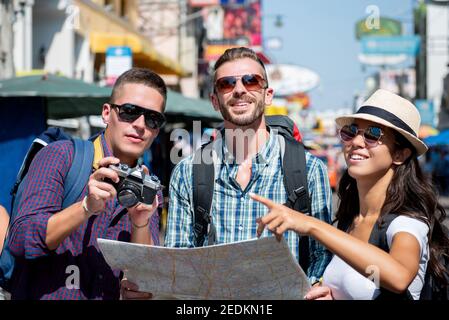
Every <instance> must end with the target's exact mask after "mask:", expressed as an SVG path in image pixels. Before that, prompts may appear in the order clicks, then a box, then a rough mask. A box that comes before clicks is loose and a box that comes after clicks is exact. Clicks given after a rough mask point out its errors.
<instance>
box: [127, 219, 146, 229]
mask: <svg viewBox="0 0 449 320" xmlns="http://www.w3.org/2000/svg"><path fill="white" fill-rule="evenodd" d="M131 223H132V224H133V227H134V228H136V229H141V228H145V227H146V226H148V224H149V223H150V218H148V221H147V222H146V223H145V224H143V225H141V226H138V225H137V224H134V222H132V220H131Z"/></svg>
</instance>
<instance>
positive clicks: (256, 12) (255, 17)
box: [223, 0, 262, 46]
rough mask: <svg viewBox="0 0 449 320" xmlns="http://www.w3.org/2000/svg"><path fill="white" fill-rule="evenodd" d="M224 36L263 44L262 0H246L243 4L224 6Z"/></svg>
mask: <svg viewBox="0 0 449 320" xmlns="http://www.w3.org/2000/svg"><path fill="white" fill-rule="evenodd" d="M223 38H224V39H226V40H235V41H236V42H239V43H242V42H246V43H247V45H248V46H261V45H262V14H261V4H260V0H255V1H246V2H245V5H242V6H229V7H224V21H223Z"/></svg>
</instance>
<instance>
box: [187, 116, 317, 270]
mask: <svg viewBox="0 0 449 320" xmlns="http://www.w3.org/2000/svg"><path fill="white" fill-rule="evenodd" d="M265 120H266V123H267V125H268V126H269V127H270V129H274V130H277V132H278V134H280V135H281V136H282V137H283V138H284V141H285V151H284V153H283V156H282V170H283V173H284V185H285V187H286V189H287V194H288V199H287V203H285V205H286V206H288V207H289V208H292V209H294V210H297V211H301V212H303V213H306V214H310V212H311V204H310V198H309V192H308V187H307V170H306V157H305V149H304V145H303V144H302V143H301V142H299V141H297V140H296V139H295V138H294V136H297V135H296V134H294V133H295V130H296V126H295V124H294V122H293V121H292V120H291V119H290V118H288V117H286V116H268V117H266V118H265ZM211 148H212V141H211V142H209V143H206V144H204V145H203V146H201V149H199V150H197V151H196V152H195V155H194V159H193V183H192V186H193V208H194V210H193V211H194V217H193V219H192V220H193V223H194V228H193V230H194V241H193V242H194V246H195V247H201V246H203V245H204V241H205V239H206V236H207V239H208V245H212V244H215V243H216V230H215V227H214V225H213V223H212V218H211V216H210V209H211V206H212V197H213V190H214V164H213V163H205V162H204V161H202V159H203V157H202V154H203V153H204V152H208V154H210V152H211ZM299 264H300V265H301V267H302V268H303V270H305V271H306V272H307V269H308V267H309V239H308V237H305V236H301V237H300V239H299Z"/></svg>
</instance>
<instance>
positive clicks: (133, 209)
mask: <svg viewBox="0 0 449 320" xmlns="http://www.w3.org/2000/svg"><path fill="white" fill-rule="evenodd" d="M166 96H167V89H166V86H165V83H164V81H163V80H162V78H161V77H159V76H158V75H157V74H155V73H154V72H152V71H150V70H146V69H139V68H134V69H131V70H129V71H127V72H125V73H124V74H122V75H121V76H120V77H119V78H118V79H117V82H116V83H115V85H114V88H113V90H112V95H111V98H110V102H109V103H105V104H104V105H103V110H102V117H103V121H104V122H105V123H106V125H107V127H106V130H105V131H104V132H102V133H101V134H100V135H99V137H98V138H97V139H98V140H97V141H96V142H97V144H98V145H99V148H100V149H101V152H102V153H103V157H101V160H100V161H99V162H98V163H93V170H92V174H91V175H90V177H89V180H88V181H87V184H86V187H85V189H84V192H83V195H82V196H81V197H80V199H78V201H77V202H75V203H73V204H72V205H70V206H69V207H67V208H66V209H62V200H63V195H64V178H65V176H66V175H67V172H68V170H69V168H70V166H71V162H72V155H73V152H74V146H73V144H72V143H71V142H70V141H58V142H54V143H52V144H49V145H48V146H47V147H45V148H43V149H42V150H41V151H40V152H39V153H38V154H37V155H36V156H35V158H34V160H33V163H32V165H31V167H30V169H29V172H28V174H27V179H26V180H24V182H23V183H24V184H25V185H24V189H23V190H24V191H23V195H22V198H21V199H22V200H21V202H20V203H19V207H18V216H17V217H16V218H15V220H14V222H13V223H12V226H11V230H10V232H11V238H10V248H11V251H12V253H13V254H14V256H15V257H16V263H15V269H14V273H13V276H12V279H11V294H12V299H118V298H119V296H120V270H111V268H110V267H109V266H108V264H107V263H106V261H105V260H104V258H103V256H102V254H101V253H100V251H99V249H98V245H97V239H98V238H106V239H112V240H120V241H130V242H137V243H143V244H154V243H156V244H157V243H158V241H159V235H158V225H159V217H158V214H157V206H158V197H155V194H156V193H157V192H158V189H159V184H158V183H157V180H156V179H153V178H151V177H150V176H149V175H148V170H147V169H146V168H140V167H136V166H137V165H138V159H139V157H140V156H141V155H142V154H143V153H144V151H145V150H147V149H148V148H149V147H150V145H151V143H152V142H153V140H154V139H155V138H156V136H157V135H158V133H159V130H160V128H161V127H162V126H163V125H164V123H165V117H164V115H163V111H164V109H165V102H166ZM95 144H96V143H95V141H94V145H95ZM94 162H95V161H94ZM142 187H143V190H144V191H143V192H142V191H141V190H142ZM117 193H119V196H117ZM153 199H154V201H152V200H153ZM155 212H156V213H155Z"/></svg>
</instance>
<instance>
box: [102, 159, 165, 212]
mask: <svg viewBox="0 0 449 320" xmlns="http://www.w3.org/2000/svg"><path fill="white" fill-rule="evenodd" d="M109 168H110V169H112V170H114V171H115V172H117V174H118V176H119V179H120V180H119V182H118V183H114V182H112V181H111V180H109V181H108V182H109V183H111V184H112V185H113V186H114V187H115V189H116V190H117V200H118V202H119V203H120V204H121V205H122V206H124V207H126V208H130V207H133V206H135V205H136V204H137V203H139V202H142V203H145V204H148V205H151V204H152V203H153V201H154V197H155V196H156V194H157V192H158V191H159V190H161V189H162V188H163V186H162V185H161V183H160V181H159V179H158V178H157V177H156V176H155V175H149V174H146V173H145V172H144V171H143V168H142V167H141V166H136V167H134V168H130V167H129V166H128V165H126V164H121V163H119V164H117V165H110V166H109Z"/></svg>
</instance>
